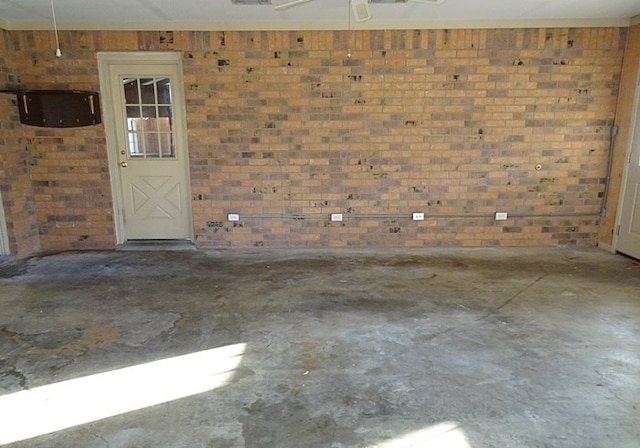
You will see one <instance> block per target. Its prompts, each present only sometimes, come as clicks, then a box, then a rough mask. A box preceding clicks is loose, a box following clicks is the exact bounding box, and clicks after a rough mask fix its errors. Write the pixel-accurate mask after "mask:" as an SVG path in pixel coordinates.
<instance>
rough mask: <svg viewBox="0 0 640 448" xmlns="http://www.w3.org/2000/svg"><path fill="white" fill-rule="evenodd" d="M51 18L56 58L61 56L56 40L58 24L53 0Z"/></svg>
mask: <svg viewBox="0 0 640 448" xmlns="http://www.w3.org/2000/svg"><path fill="white" fill-rule="evenodd" d="M51 16H52V17H53V32H54V34H55V36H56V57H60V56H62V52H61V51H60V39H58V23H57V21H56V9H55V8H54V7H53V0H51Z"/></svg>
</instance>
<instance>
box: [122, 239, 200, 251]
mask: <svg viewBox="0 0 640 448" xmlns="http://www.w3.org/2000/svg"><path fill="white" fill-rule="evenodd" d="M116 250H117V251H160V250H164V251H190V250H192V251H193V250H197V249H196V246H195V245H194V244H193V242H191V241H189V240H129V241H127V242H126V243H123V244H118V245H117V246H116Z"/></svg>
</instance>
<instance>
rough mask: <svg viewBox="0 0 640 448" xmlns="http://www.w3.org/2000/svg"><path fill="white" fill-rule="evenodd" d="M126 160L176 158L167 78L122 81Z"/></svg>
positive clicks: (169, 88)
mask: <svg viewBox="0 0 640 448" xmlns="http://www.w3.org/2000/svg"><path fill="white" fill-rule="evenodd" d="M122 86H123V93H124V98H125V103H126V108H125V112H126V121H127V122H126V126H127V132H128V134H127V135H128V138H127V144H128V154H129V157H133V158H140V157H143V158H175V156H176V153H175V143H174V140H175V139H174V132H175V131H174V129H173V109H172V107H171V83H170V80H169V78H150V77H143V78H132V77H126V78H122Z"/></svg>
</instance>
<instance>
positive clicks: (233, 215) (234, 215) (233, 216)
mask: <svg viewBox="0 0 640 448" xmlns="http://www.w3.org/2000/svg"><path fill="white" fill-rule="evenodd" d="M227 219H228V220H229V221H240V215H238V214H237V213H229V214H228V215H227Z"/></svg>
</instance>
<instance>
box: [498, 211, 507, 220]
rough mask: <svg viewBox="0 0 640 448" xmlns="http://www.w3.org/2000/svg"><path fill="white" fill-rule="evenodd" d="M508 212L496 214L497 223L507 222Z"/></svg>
mask: <svg viewBox="0 0 640 448" xmlns="http://www.w3.org/2000/svg"><path fill="white" fill-rule="evenodd" d="M506 220H507V212H496V221H506Z"/></svg>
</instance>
